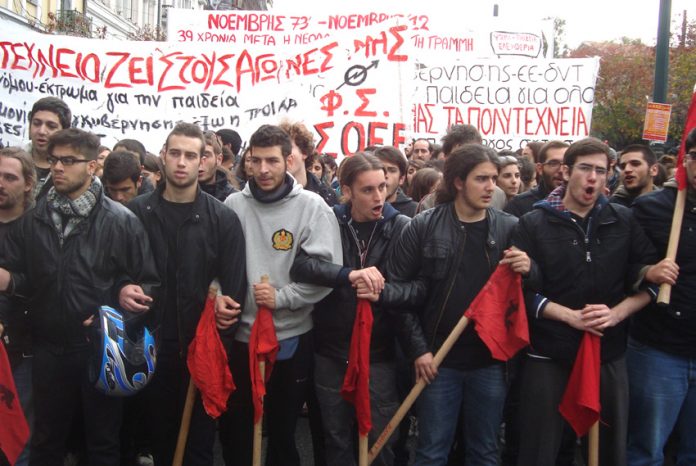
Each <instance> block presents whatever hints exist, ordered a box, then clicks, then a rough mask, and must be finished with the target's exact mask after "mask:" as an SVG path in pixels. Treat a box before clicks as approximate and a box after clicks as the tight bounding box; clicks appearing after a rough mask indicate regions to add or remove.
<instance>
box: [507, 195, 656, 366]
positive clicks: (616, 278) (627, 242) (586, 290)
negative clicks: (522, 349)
mask: <svg viewBox="0 0 696 466" xmlns="http://www.w3.org/2000/svg"><path fill="white" fill-rule="evenodd" d="M588 215H591V219H590V220H589V222H590V223H589V225H588V234H587V235H585V233H584V231H583V230H582V228H581V227H580V226H579V225H578V224H577V223H575V222H574V221H573V220H572V219H571V218H570V217H569V216H568V215H567V214H564V213H562V212H560V211H558V210H556V209H555V208H554V207H552V206H551V205H550V204H549V202H548V201H546V200H545V201H541V202H539V203H537V204H536V205H535V206H534V210H533V211H532V212H530V213H528V214H527V215H524V216H522V218H521V219H520V223H519V225H518V228H517V230H516V233H515V237H514V241H513V242H514V245H515V246H517V247H518V248H520V249H522V250H523V251H526V252H527V254H528V255H529V257H530V258H531V259H532V261H533V263H534V264H535V266H536V267H538V272H539V274H538V275H537V276H538V277H539V280H537V281H534V282H533V283H527V286H526V304H527V314H528V319H529V327H530V338H531V347H532V353H533V354H537V355H540V356H544V357H549V358H552V359H554V360H557V361H561V362H565V363H568V364H571V363H572V361H574V360H575V356H576V354H577V349H578V347H579V345H580V340H581V338H582V332H581V331H580V330H576V329H574V328H572V327H570V326H569V325H567V324H564V323H562V322H558V321H555V320H550V319H545V318H543V307H544V305H545V303H546V301H545V299H548V300H550V301H552V302H556V303H559V304H561V305H563V306H566V307H569V308H570V309H575V310H578V309H582V308H583V307H585V305H586V304H606V305H607V306H609V307H612V306H615V305H616V304H618V303H619V302H621V301H622V300H623V299H624V298H625V297H626V296H627V295H628V294H630V293H631V292H632V288H633V286H634V285H636V284H637V283H639V282H640V280H641V278H642V275H641V273H642V272H643V267H644V266H646V265H649V264H653V263H655V262H656V259H657V256H656V254H655V249H654V248H653V247H652V245H651V244H650V241H649V240H648V238H647V237H646V236H645V233H644V232H643V230H642V228H641V227H640V225H638V222H637V221H636V219H635V218H634V217H633V215H632V213H631V210H630V209H628V208H626V207H624V206H621V205H617V204H610V203H609V202H608V201H607V199H606V198H605V197H603V196H602V197H600V198H599V200H598V201H597V204H596V206H595V209H594V210H593V211H592V213H590V214H588ZM627 325H628V322H627V321H623V322H621V323H620V324H619V325H617V326H615V327H612V328H608V329H607V330H605V332H604V336H603V337H602V345H601V346H602V350H601V351H602V361H603V362H608V361H611V360H613V359H616V358H618V357H620V356H621V355H623V354H624V352H625V349H626V330H627Z"/></svg>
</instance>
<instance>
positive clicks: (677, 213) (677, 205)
mask: <svg viewBox="0 0 696 466" xmlns="http://www.w3.org/2000/svg"><path fill="white" fill-rule="evenodd" d="M694 128H696V92H694V93H693V95H692V96H691V105H689V112H688V113H687V115H686V124H685V125H684V136H683V137H682V143H681V147H680V148H679V157H678V158H677V170H676V172H675V178H676V179H677V184H678V186H679V187H678V190H677V199H676V200H675V202H674V214H672V228H671V229H670V231H669V242H668V243H667V254H666V256H665V258H666V259H672V260H675V259H676V258H677V248H678V247H679V237H680V235H681V228H682V220H683V219H684V207H685V205H686V191H687V188H686V186H687V180H686V167H685V166H684V162H685V158H684V155H685V152H686V136H688V134H689V132H690V131H691V130H692V129H694ZM671 293H672V286H671V285H670V284H669V283H665V284H663V285H661V286H660V293H659V294H658V295H657V304H659V305H664V306H666V305H668V304H669V301H670V297H671Z"/></svg>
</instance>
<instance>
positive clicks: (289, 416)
mask: <svg viewBox="0 0 696 466" xmlns="http://www.w3.org/2000/svg"><path fill="white" fill-rule="evenodd" d="M249 146H250V152H249V154H248V157H249V159H250V163H251V169H252V177H251V178H250V179H249V181H248V183H247V185H246V187H245V188H244V190H243V191H242V192H239V193H234V194H232V195H231V196H230V197H228V198H227V200H226V201H225V205H226V206H228V207H231V208H232V209H233V210H234V211H235V212H236V213H237V215H239V218H240V220H241V222H242V225H243V228H244V234H245V236H246V237H247V238H254V240H255V241H253V242H251V241H250V242H248V243H247V248H246V257H247V278H248V281H249V287H248V290H247V295H246V304H245V305H244V306H243V307H242V316H241V325H240V327H239V330H238V331H237V334H236V336H235V340H236V341H235V343H234V344H233V349H232V355H231V358H230V360H231V366H232V373H233V374H234V376H235V383H236V384H237V391H236V392H234V393H233V394H232V398H231V400H230V404H231V407H230V410H229V412H227V413H225V415H223V419H221V423H220V440H221V443H222V444H223V456H224V458H225V463H226V464H227V465H228V466H231V465H244V466H247V465H249V464H250V463H251V458H252V445H253V439H252V437H253V435H252V434H253V419H254V410H253V405H252V402H251V382H250V373H249V348H248V346H249V345H248V343H249V336H250V334H251V327H252V325H253V323H254V321H255V320H256V314H257V311H258V307H259V306H265V307H267V308H268V309H270V310H271V312H272V314H273V323H274V325H275V331H276V335H277V338H278V342H279V343H280V351H279V353H278V357H277V361H276V363H275V364H274V366H273V372H272V373H271V377H270V380H269V381H268V382H267V383H266V393H267V394H266V398H265V401H264V410H265V412H266V413H267V416H266V419H267V432H268V447H267V460H266V464H267V465H268V466H281V465H282V466H297V465H299V464H300V460H299V455H298V453H297V448H296V447H295V424H296V422H297V416H298V415H299V412H300V409H301V407H302V403H303V402H304V400H305V398H306V393H307V384H308V379H309V376H310V372H311V367H312V353H313V351H312V340H313V335H312V327H313V324H312V309H313V306H314V304H315V303H317V302H318V301H320V300H321V299H323V298H324V297H326V295H328V294H329V292H330V291H331V290H330V289H329V288H325V287H320V286H316V285H309V284H304V283H297V282H295V281H293V280H292V279H291V277H290V268H291V266H292V264H293V262H294V260H295V257H296V256H297V255H298V254H299V253H300V252H302V253H304V254H306V255H308V256H310V257H313V258H316V259H320V260H324V261H326V262H331V263H335V264H338V265H341V264H342V257H341V242H340V235H339V231H338V223H337V222H336V217H335V215H334V214H333V212H332V211H331V209H330V208H329V207H328V206H327V205H326V203H325V202H324V201H323V200H322V199H321V198H320V197H319V196H317V195H316V194H314V193H312V192H310V191H307V190H306V189H303V188H302V185H301V184H300V183H299V182H297V181H296V180H295V179H294V178H293V177H292V176H290V175H289V174H288V173H287V158H288V156H290V153H291V152H292V142H291V139H290V136H288V134H287V133H286V132H285V131H283V130H282V129H281V128H280V127H278V126H272V125H263V126H261V127H260V128H259V129H258V130H256V132H255V133H254V134H253V135H252V136H251V138H250V139H249ZM221 259H222V260H227V258H226V257H225V256H222V257H221ZM264 275H267V276H268V277H269V282H268V283H262V282H261V277H262V276H264Z"/></svg>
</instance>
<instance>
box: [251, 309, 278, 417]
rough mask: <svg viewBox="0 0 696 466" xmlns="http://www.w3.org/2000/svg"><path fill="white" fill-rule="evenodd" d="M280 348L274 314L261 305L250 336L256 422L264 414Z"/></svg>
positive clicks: (252, 394)
mask: <svg viewBox="0 0 696 466" xmlns="http://www.w3.org/2000/svg"><path fill="white" fill-rule="evenodd" d="M278 349H279V346H278V338H277V337H276V333H275V327H274V326H273V315H272V314H271V311H270V310H268V308H266V307H264V306H260V307H259V310H258V312H257V313H256V320H255V321H254V325H252V326H251V336H250V337H249V372H250V373H251V397H252V400H253V402H254V424H256V423H257V422H259V420H260V419H261V417H262V416H263V397H264V395H265V394H266V382H268V379H270V377H271V371H272V370H273V364H274V363H275V360H276V356H277V354H278ZM260 362H265V363H266V364H265V365H266V370H265V377H261V370H260V369H259V363H260Z"/></svg>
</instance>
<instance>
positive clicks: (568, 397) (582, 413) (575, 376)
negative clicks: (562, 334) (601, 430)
mask: <svg viewBox="0 0 696 466" xmlns="http://www.w3.org/2000/svg"><path fill="white" fill-rule="evenodd" d="M599 366H600V360H599V337H598V336H597V335H593V334H591V333H590V332H585V335H584V336H583V338H582V342H581V343H580V348H579V349H578V355H577V356H576V357H575V364H574V365H573V370H572V372H571V373H570V378H569V379H568V385H567V386H566V390H565V393H564V394H563V399H562V400H561V404H560V405H559V406H558V410H559V411H560V412H561V415H562V416H563V417H564V418H565V419H566V421H568V423H569V424H570V425H571V426H572V427H573V430H574V431H575V433H576V434H578V437H582V436H583V435H587V432H588V431H589V430H590V427H592V425H594V423H595V422H597V421H599V412H600V410H601V407H600V404H599Z"/></svg>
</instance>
